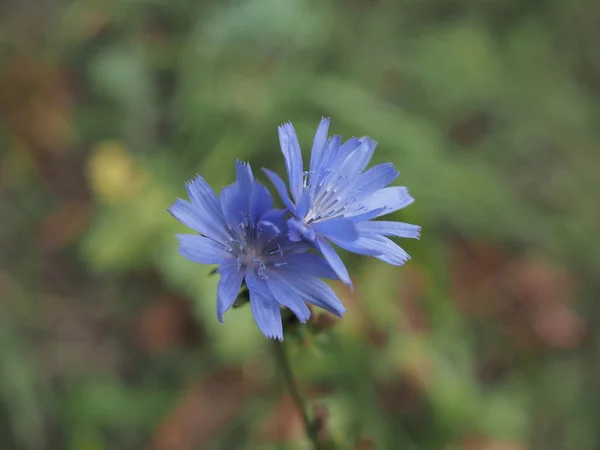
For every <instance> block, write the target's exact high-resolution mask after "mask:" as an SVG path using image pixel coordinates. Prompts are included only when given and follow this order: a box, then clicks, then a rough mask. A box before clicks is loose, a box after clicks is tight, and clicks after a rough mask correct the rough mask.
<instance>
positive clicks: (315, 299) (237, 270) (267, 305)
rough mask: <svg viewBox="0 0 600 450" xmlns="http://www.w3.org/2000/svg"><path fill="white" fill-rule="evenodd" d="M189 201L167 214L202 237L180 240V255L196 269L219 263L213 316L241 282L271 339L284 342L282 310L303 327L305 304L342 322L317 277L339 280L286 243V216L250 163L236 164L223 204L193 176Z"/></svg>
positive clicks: (300, 246) (339, 308) (301, 248)
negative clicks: (253, 171) (326, 312)
mask: <svg viewBox="0 0 600 450" xmlns="http://www.w3.org/2000/svg"><path fill="white" fill-rule="evenodd" d="M186 189H187V192H188V195H189V198H190V202H188V201H186V200H181V199H177V200H176V201H175V203H174V204H173V205H172V206H171V208H170V209H169V212H170V213H171V214H172V215H173V216H174V217H175V218H176V219H177V220H179V221H180V222H182V223H183V224H184V225H186V226H188V227H189V228H191V229H193V230H195V231H197V232H198V233H200V235H194V234H181V235H177V237H178V238H179V241H180V246H179V252H180V254H181V255H182V256H183V257H185V258H187V259H189V260H191V261H194V262H197V263H200V264H218V265H219V268H218V273H219V274H220V276H221V278H220V280H219V284H218V286H217V317H218V319H219V321H221V322H222V321H223V314H224V313H225V311H227V310H228V309H229V308H230V307H231V306H232V305H233V303H234V301H235V300H236V298H237V296H238V293H239V290H240V288H241V286H242V282H245V284H246V286H247V287H248V291H249V293H250V307H251V309H252V314H253V315H254V320H255V321H256V324H257V325H258V327H259V328H260V330H261V331H262V332H263V333H264V335H265V336H267V337H268V338H273V339H279V340H282V339H283V330H282V323H281V311H280V305H282V306H285V307H287V308H289V309H290V310H292V312H293V313H294V314H295V315H296V316H297V317H298V319H299V320H300V322H306V321H307V320H308V318H309V317H310V314H311V313H310V310H309V308H308V306H307V305H306V304H305V301H306V302H309V303H312V304H313V305H316V306H319V307H321V308H324V309H326V310H327V311H329V312H331V313H333V314H335V315H337V316H340V317H341V316H342V314H343V313H344V312H345V309H344V306H343V305H342V303H341V302H340V300H339V299H338V298H337V297H336V296H335V294H334V293H333V291H332V290H331V288H330V287H329V286H327V284H325V283H324V282H323V281H321V280H320V279H319V278H317V277H326V278H334V279H335V278H336V276H335V273H333V271H332V270H331V268H330V267H329V265H328V264H327V263H326V262H325V261H324V260H323V259H322V258H321V257H319V256H318V255H317V254H315V253H310V252H308V251H307V250H310V246H308V245H306V244H304V243H301V242H294V241H291V240H290V239H289V238H288V234H289V233H288V230H287V223H286V214H287V212H286V211H284V210H277V209H273V199H272V197H271V194H270V193H269V191H268V190H267V189H266V188H265V187H264V186H263V185H261V184H259V183H258V182H256V181H255V179H254V176H253V174H252V170H251V168H250V165H247V164H243V163H240V162H238V163H237V181H236V182H235V183H233V184H231V185H229V186H227V187H225V188H224V189H223V190H222V191H221V198H220V199H219V198H217V196H216V195H215V192H214V191H213V190H212V188H211V187H210V186H209V185H208V184H207V183H206V181H205V180H204V179H203V178H202V177H200V176H198V177H196V178H195V179H194V180H193V181H191V182H190V183H187V184H186Z"/></svg>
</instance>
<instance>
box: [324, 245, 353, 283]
mask: <svg viewBox="0 0 600 450" xmlns="http://www.w3.org/2000/svg"><path fill="white" fill-rule="evenodd" d="M316 245H317V248H318V249H319V251H320V252H321V253H322V254H323V257H324V258H325V261H327V263H328V264H329V265H330V266H331V268H332V269H333V271H334V272H335V274H336V275H337V276H338V278H339V279H340V280H341V281H342V282H343V283H344V284H347V285H348V286H349V287H350V289H352V280H350V275H349V274H348V269H346V266H345V265H344V263H343V262H342V259H341V258H340V257H339V255H338V254H337V253H336V252H335V250H334V249H333V247H332V246H331V244H330V243H329V242H327V240H326V239H325V238H323V237H317V241H316Z"/></svg>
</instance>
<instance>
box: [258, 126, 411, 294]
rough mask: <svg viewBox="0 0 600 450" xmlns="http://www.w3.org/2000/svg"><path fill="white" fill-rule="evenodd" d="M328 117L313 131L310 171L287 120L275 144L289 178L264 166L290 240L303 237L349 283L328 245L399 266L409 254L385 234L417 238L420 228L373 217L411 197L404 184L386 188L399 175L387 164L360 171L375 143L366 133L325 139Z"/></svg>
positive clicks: (370, 154) (388, 211) (365, 164)
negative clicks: (285, 211) (283, 207)
mask: <svg viewBox="0 0 600 450" xmlns="http://www.w3.org/2000/svg"><path fill="white" fill-rule="evenodd" d="M328 130H329V119H322V120H321V123H320V124H319V127H318V128H317V132H316V134H315V138H314V142H313V146H312V152H311V157H310V170H309V171H308V172H304V169H303V166H302V152H301V150H300V144H299V142H298V138H297V136H296V132H295V131H294V127H293V125H292V124H291V123H286V124H284V125H281V126H280V127H279V142H280V144H281V151H282V152H283V156H284V159H285V165H286V169H287V173H288V178H289V188H290V191H291V194H292V198H290V197H289V194H288V190H287V187H286V185H285V183H284V182H283V180H282V179H281V178H280V177H279V176H278V175H277V174H275V173H274V172H271V171H270V170H267V169H263V170H264V171H265V173H266V174H267V176H268V177H269V179H270V180H271V182H272V183H273V185H274V186H275V189H276V190H277V192H278V194H279V196H280V197H281V199H282V200H283V202H284V203H285V205H286V207H287V208H288V209H289V211H290V212H291V214H292V216H293V217H292V218H291V219H289V221H288V230H289V231H288V233H289V238H290V239H291V240H293V241H301V240H303V241H308V242H310V243H312V244H313V245H314V246H315V247H316V248H317V249H319V251H320V252H321V253H322V254H323V256H324V257H325V259H326V260H327V262H328V263H329V264H330V265H331V267H332V268H333V270H334V271H335V273H336V274H337V275H338V277H339V278H340V279H341V280H342V281H343V282H344V283H346V284H348V285H349V286H352V282H351V280H350V276H349V275H348V271H347V269H346V267H345V266H344V263H343V262H342V260H341V259H340V257H339V256H338V254H337V253H336V251H335V250H334V248H333V246H332V245H331V243H333V244H336V245H338V246H339V247H342V248H344V249H346V250H349V251H351V252H354V253H358V254H361V255H370V256H374V257H376V258H378V259H380V260H382V261H384V262H386V263H389V264H393V265H396V266H400V265H402V264H404V262H406V261H407V260H408V259H409V258H410V257H409V255H408V254H407V253H406V252H405V251H404V250H403V249H402V248H401V247H399V246H398V245H397V244H395V243H394V242H393V241H392V240H390V239H388V238H387V237H386V236H396V237H403V238H418V237H419V234H420V231H421V228H420V227H419V226H416V225H410V224H407V223H402V222H392V221H373V220H371V219H374V218H376V217H380V216H383V215H385V214H388V213H392V212H394V211H397V210H399V209H401V208H404V207H405V206H408V205H410V204H411V203H412V202H413V201H414V199H413V198H412V197H411V196H410V195H409V193H408V190H407V189H406V188H405V187H403V186H392V187H386V186H388V185H389V184H390V183H391V182H392V181H394V180H395V179H396V177H397V176H398V175H399V174H398V172H397V171H396V170H395V169H394V167H393V166H392V164H390V163H385V164H379V165H376V166H374V167H371V168H370V169H368V170H366V171H365V168H366V167H367V164H369V161H370V160H371V157H372V156H373V152H374V151H375V146H376V145H377V143H376V142H375V141H373V140H372V139H370V138H368V137H362V138H352V139H349V140H348V141H346V142H344V143H341V140H340V136H333V137H331V138H328V136H327V133H328Z"/></svg>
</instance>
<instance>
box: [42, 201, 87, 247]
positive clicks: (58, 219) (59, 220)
mask: <svg viewBox="0 0 600 450" xmlns="http://www.w3.org/2000/svg"><path fill="white" fill-rule="evenodd" d="M90 215H91V208H90V205H89V204H87V203H86V202H84V201H77V200H75V201H71V202H67V203H64V204H63V205H61V206H60V207H58V208H57V209H56V210H54V211H53V212H51V213H50V214H49V215H48V216H47V217H46V218H45V219H44V220H43V221H42V223H41V224H40V226H39V228H38V230H37V241H38V244H39V246H40V248H42V249H43V250H46V251H53V250H58V249H60V248H62V247H64V246H65V245H67V244H69V243H71V242H73V241H74V240H75V239H77V238H78V237H79V236H80V235H81V234H82V233H83V231H84V230H85V229H86V227H87V225H88V223H89V219H90Z"/></svg>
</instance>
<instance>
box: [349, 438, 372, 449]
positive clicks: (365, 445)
mask: <svg viewBox="0 0 600 450" xmlns="http://www.w3.org/2000/svg"><path fill="white" fill-rule="evenodd" d="M352 450H375V442H374V441H373V440H372V439H369V438H361V439H360V440H359V441H358V442H357V443H356V445H355V446H354V448H353V449H352Z"/></svg>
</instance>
